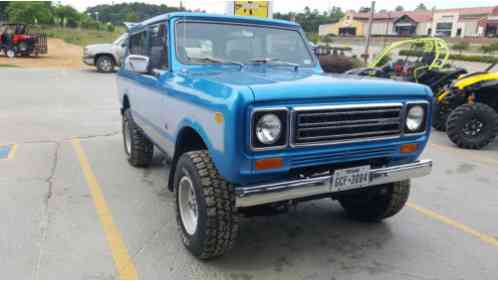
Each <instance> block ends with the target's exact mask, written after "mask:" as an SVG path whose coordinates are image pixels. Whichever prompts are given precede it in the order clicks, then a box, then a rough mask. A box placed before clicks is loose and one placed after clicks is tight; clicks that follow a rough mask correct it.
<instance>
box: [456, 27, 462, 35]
mask: <svg viewBox="0 0 498 281" xmlns="http://www.w3.org/2000/svg"><path fill="white" fill-rule="evenodd" d="M457 36H462V29H461V28H459V29H457Z"/></svg>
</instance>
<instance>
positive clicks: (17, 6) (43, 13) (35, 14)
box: [6, 1, 53, 24]
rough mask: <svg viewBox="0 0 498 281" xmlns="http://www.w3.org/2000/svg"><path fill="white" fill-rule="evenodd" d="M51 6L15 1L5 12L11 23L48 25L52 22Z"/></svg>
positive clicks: (41, 3) (43, 3)
mask: <svg viewBox="0 0 498 281" xmlns="http://www.w3.org/2000/svg"><path fill="white" fill-rule="evenodd" d="M51 4H52V3H51V2H41V1H40V2H38V1H22V2H17V1H16V2H10V3H9V5H8V6H7V8H6V11H7V15H8V18H9V21H11V22H19V23H27V24H34V23H41V24H50V23H52V22H53V15H52V9H51Z"/></svg>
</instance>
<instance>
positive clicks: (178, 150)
mask: <svg viewBox="0 0 498 281" xmlns="http://www.w3.org/2000/svg"><path fill="white" fill-rule="evenodd" d="M195 150H209V143H208V142H207V141H205V139H204V138H203V137H202V133H201V132H200V131H199V128H195V126H192V125H185V126H183V127H182V128H181V129H180V130H179V132H178V134H177V137H176V141H175V150H174V155H173V157H172V159H171V165H170V171H169V177H168V189H169V190H170V191H174V177H175V172H176V165H177V163H178V159H179V158H180V156H181V155H182V154H184V153H186V152H189V151H195Z"/></svg>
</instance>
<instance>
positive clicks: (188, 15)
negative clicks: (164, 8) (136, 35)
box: [130, 12, 299, 32]
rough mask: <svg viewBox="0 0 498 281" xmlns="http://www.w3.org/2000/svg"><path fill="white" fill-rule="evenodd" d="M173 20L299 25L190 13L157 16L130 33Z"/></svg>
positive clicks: (281, 21)
mask: <svg viewBox="0 0 498 281" xmlns="http://www.w3.org/2000/svg"><path fill="white" fill-rule="evenodd" d="M172 18H186V19H199V20H209V21H224V22H235V23H252V24H261V25H275V26H284V27H291V28H297V27H299V24H297V23H295V22H291V21H286V20H274V19H264V18H256V17H239V16H227V15H216V14H205V13H189V12H174V13H167V14H163V15H159V16H155V17H153V18H151V19H148V20H145V21H143V22H140V23H137V24H136V25H133V26H131V27H130V32H133V31H136V30H140V29H142V28H143V27H145V26H147V25H151V24H154V23H157V22H161V21H167V20H169V19H172Z"/></svg>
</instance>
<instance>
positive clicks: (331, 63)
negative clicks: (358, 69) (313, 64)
mask: <svg viewBox="0 0 498 281" xmlns="http://www.w3.org/2000/svg"><path fill="white" fill-rule="evenodd" d="M320 65H321V66H322V68H323V71H325V72H328V73H344V72H346V71H348V70H351V69H353V68H354V61H353V59H352V58H348V57H346V56H338V55H328V56H321V57H320Z"/></svg>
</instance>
